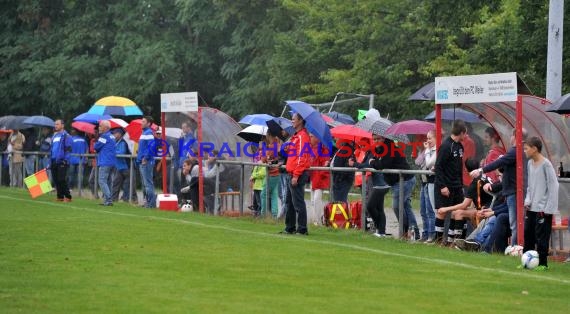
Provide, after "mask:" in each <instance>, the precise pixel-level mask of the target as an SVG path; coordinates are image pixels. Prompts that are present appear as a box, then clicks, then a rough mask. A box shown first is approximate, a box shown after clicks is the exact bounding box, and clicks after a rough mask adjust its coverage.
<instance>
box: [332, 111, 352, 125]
mask: <svg viewBox="0 0 570 314" xmlns="http://www.w3.org/2000/svg"><path fill="white" fill-rule="evenodd" d="M327 116H329V117H331V118H333V119H334V120H335V121H338V122H341V123H344V124H355V123H356V122H354V119H353V118H352V117H351V116H349V115H347V114H345V113H340V112H336V111H331V112H329V113H327Z"/></svg>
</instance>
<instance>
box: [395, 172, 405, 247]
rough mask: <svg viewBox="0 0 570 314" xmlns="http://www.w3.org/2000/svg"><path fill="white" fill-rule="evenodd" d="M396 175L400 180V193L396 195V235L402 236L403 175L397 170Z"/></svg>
mask: <svg viewBox="0 0 570 314" xmlns="http://www.w3.org/2000/svg"><path fill="white" fill-rule="evenodd" d="M398 176H399V178H400V182H399V183H398V184H399V185H400V190H399V192H400V193H399V194H400V195H398V201H399V204H398V230H399V231H398V232H399V235H398V236H399V237H400V238H402V237H403V236H404V175H403V174H402V172H399V173H398ZM392 205H393V204H392Z"/></svg>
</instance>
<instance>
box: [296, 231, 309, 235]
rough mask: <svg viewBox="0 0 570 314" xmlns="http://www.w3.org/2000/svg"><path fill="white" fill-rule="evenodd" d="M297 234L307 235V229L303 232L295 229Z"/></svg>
mask: <svg viewBox="0 0 570 314" xmlns="http://www.w3.org/2000/svg"><path fill="white" fill-rule="evenodd" d="M297 234H300V235H305V236H308V235H309V231H303V232H300V231H297Z"/></svg>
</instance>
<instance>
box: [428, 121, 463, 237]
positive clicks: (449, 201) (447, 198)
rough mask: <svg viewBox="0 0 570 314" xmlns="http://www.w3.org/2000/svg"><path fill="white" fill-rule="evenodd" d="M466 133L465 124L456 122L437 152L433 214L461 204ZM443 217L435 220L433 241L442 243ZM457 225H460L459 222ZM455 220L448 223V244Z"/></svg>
mask: <svg viewBox="0 0 570 314" xmlns="http://www.w3.org/2000/svg"><path fill="white" fill-rule="evenodd" d="M466 133H467V128H466V126H465V122H463V121H462V120H456V121H455V122H454V123H453V127H452V128H451V136H449V137H448V138H446V139H445V140H444V141H443V143H441V146H440V147H439V149H438V151H437V157H436V160H435V183H434V185H435V187H434V196H435V212H436V213H437V210H438V209H439V208H441V207H448V206H453V205H456V204H459V203H462V202H463V182H462V176H463V145H462V144H461V141H462V140H463V137H464V136H465V134H466ZM444 223H445V217H442V216H440V215H437V216H436V218H435V236H436V238H435V241H436V242H438V243H442V242H443V231H444ZM459 223H462V221H460V222H459ZM454 229H457V228H456V227H455V220H454V219H451V220H450V223H449V232H448V239H447V242H448V243H453V240H454Z"/></svg>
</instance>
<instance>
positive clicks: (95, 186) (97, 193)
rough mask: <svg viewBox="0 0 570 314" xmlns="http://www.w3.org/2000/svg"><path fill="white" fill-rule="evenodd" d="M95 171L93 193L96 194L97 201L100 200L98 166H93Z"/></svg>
mask: <svg viewBox="0 0 570 314" xmlns="http://www.w3.org/2000/svg"><path fill="white" fill-rule="evenodd" d="M93 171H95V172H94V173H93V181H95V182H93V191H94V192H95V199H99V189H98V188H99V167H97V164H95V166H93Z"/></svg>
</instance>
